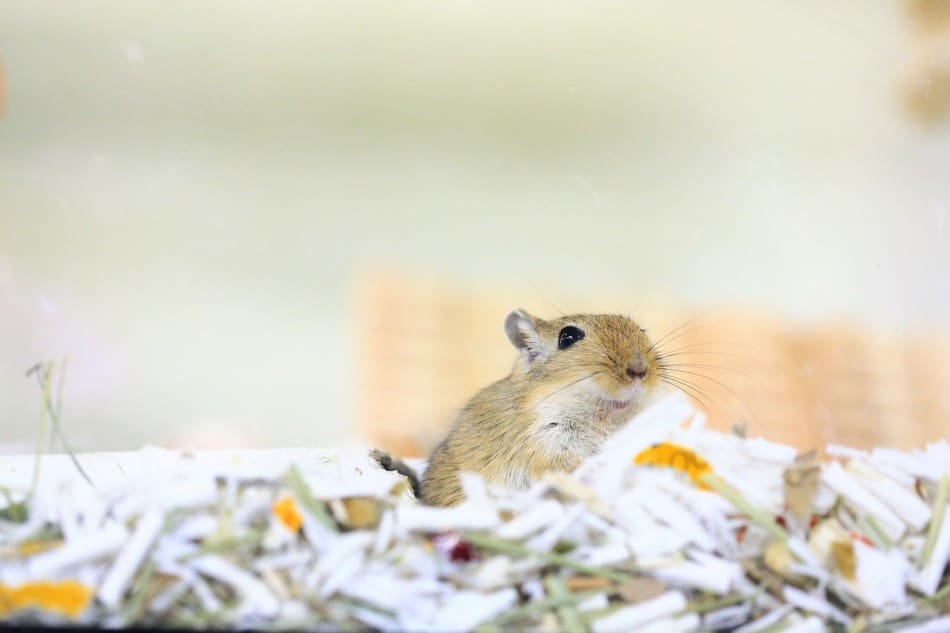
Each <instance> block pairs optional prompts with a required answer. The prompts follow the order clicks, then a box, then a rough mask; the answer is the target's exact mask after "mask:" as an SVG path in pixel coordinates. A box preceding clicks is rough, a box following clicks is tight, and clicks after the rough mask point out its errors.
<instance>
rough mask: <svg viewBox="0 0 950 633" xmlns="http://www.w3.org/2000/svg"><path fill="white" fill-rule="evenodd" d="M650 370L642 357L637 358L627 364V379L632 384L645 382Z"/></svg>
mask: <svg viewBox="0 0 950 633" xmlns="http://www.w3.org/2000/svg"><path fill="white" fill-rule="evenodd" d="M648 370H649V365H647V362H646V361H645V360H643V358H642V357H637V358H636V359H634V360H631V361H630V362H629V363H627V369H626V374H627V378H629V379H630V381H631V382H634V381H636V380H643V379H644V378H646V376H647V372H648Z"/></svg>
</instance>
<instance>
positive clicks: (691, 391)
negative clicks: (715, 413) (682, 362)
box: [660, 374, 712, 414]
mask: <svg viewBox="0 0 950 633" xmlns="http://www.w3.org/2000/svg"><path fill="white" fill-rule="evenodd" d="M660 379H661V380H663V382H665V383H667V384H670V385H673V386H674V387H676V388H677V389H679V390H681V391H683V392H684V393H686V394H687V395H689V396H690V397H691V398H693V400H695V401H696V402H697V403H699V405H700V406H701V407H702V408H703V409H705V410H706V413H708V414H712V408H711V407H710V406H709V401H708V400H707V396H706V394H705V393H704V392H703V391H702V390H701V389H700V388H699V387H698V386H696V385H694V384H692V383H690V382H688V381H686V380H683V379H681V378H673V377H672V376H666V375H663V374H661V375H660Z"/></svg>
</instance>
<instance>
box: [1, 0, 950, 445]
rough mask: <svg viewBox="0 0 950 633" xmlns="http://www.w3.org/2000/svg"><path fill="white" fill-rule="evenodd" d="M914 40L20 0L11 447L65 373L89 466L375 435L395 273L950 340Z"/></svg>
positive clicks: (608, 13) (828, 14) (737, 28)
mask: <svg viewBox="0 0 950 633" xmlns="http://www.w3.org/2000/svg"><path fill="white" fill-rule="evenodd" d="M909 40H910V29H909V24H908V20H907V18H906V16H905V15H904V12H903V5H902V4H900V3H897V2H889V1H883V2H866V1H858V0H848V1H844V0H836V1H832V2H826V1H818V0H809V1H805V2H790V1H781V2H780V1H762V0H741V1H736V0H726V1H724V2H716V3H709V2H701V1H699V0H688V1H687V0H637V1H630V0H628V1H624V2H612V3H604V2H597V3H580V2H578V3H562V2H553V3H551V2H541V1H530V2H517V3H507V2H498V3H496V2H456V1H448V2H435V1H432V2H422V3H414V2H382V1H379V2H334V3H311V2H303V1H301V2H276V3H275V2H237V3H236V2H220V3H208V2H199V3H191V2H164V3H158V2H149V3H142V2H109V3H106V2H99V3H88V2H85V3H84V2H80V3H59V2H54V3H46V2H34V1H28V2H2V3H0V59H2V61H3V63H4V65H5V67H6V72H7V83H8V86H7V89H8V104H7V110H6V113H5V115H4V116H3V118H0V429H2V432H0V444H7V450H11V446H10V445H11V444H12V445H14V446H13V449H16V450H32V443H31V442H32V439H31V438H32V437H33V435H34V429H35V425H36V422H35V419H36V411H37V404H38V400H37V390H36V388H35V387H34V386H33V385H31V384H30V383H28V382H27V381H26V380H25V379H24V378H23V370H24V369H25V368H26V367H28V366H29V365H31V364H32V363H34V362H36V361H37V360H41V359H44V358H51V357H52V358H58V357H60V356H62V355H64V354H65V355H68V357H69V359H70V369H69V377H68V379H67V388H66V422H67V425H68V429H69V431H70V434H71V436H72V438H73V441H74V443H75V444H76V445H77V446H78V447H79V448H82V449H91V448H96V449H107V448H108V449H114V448H133V447H136V446H138V445H140V444H142V443H143V442H153V443H162V444H172V443H179V444H180V443H187V442H189V441H197V440H196V438H198V437H200V436H201V434H204V435H203V437H205V438H206V439H207V438H211V440H210V441H214V442H218V443H224V444H228V443H230V444H246V445H251V444H254V445H263V446H279V445H300V444H333V443H340V442H350V441H354V440H355V439H356V435H355V433H356V431H355V429H354V428H353V425H352V420H353V415H354V414H353V412H354V398H355V392H354V385H355V380H354V365H353V362H352V349H353V345H354V341H353V331H352V328H351V314H350V312H349V310H350V309H351V307H350V304H349V303H348V301H349V295H348V289H349V288H350V286H351V284H352V282H353V280H354V279H355V278H356V276H357V275H358V273H359V272H360V271H363V270H365V269H367V268H368V267H370V266H372V265H375V264H385V265H391V266H393V267H397V268H400V269H407V270H411V271H417V272H424V273H425V272H428V273H439V274H444V275H447V276H448V277H450V278H455V279H459V280H472V279H485V280H502V281H509V280H517V281H526V282H529V283H533V282H537V283H540V284H544V285H545V286H547V287H551V286H553V287H563V288H564V289H565V290H566V291H570V290H575V289H588V288H613V289H616V292H617V293H624V294H626V295H629V296H634V297H636V296H668V297H670V298H671V299H673V300H676V301H683V302H689V303H698V304H705V303H708V302H725V301H739V302H742V303H745V304H748V305H754V306H761V307H762V308H764V309H769V310H773V311H776V312H779V313H783V314H786V315H788V317H789V318H790V319H804V320H810V319H828V318H839V317H842V318H851V319H856V320H859V321H863V322H866V323H868V324H871V325H874V326H876V327H881V328H897V329H899V330H902V331H903V330H905V329H908V328H912V327H915V326H919V325H921V324H938V325H942V324H946V323H947V322H950V318H948V317H950V290H948V286H950V281H948V272H947V271H948V270H950V255H948V250H950V249H948V233H950V228H948V227H947V224H948V222H950V218H948V217H947V216H948V209H950V130H948V126H947V125H943V126H939V125H938V126H922V125H919V124H917V123H916V122H915V121H914V120H913V119H911V118H910V117H908V115H907V113H906V112H905V110H904V109H903V107H902V102H901V96H900V91H899V86H898V78H899V67H900V64H901V62H902V59H903V56H904V55H905V52H906V49H907V45H908V42H909ZM533 299H534V298H532V300H533ZM526 303H528V305H526V306H525V307H528V308H532V307H537V309H538V310H542V311H543V310H544V306H543V305H536V304H532V301H528V302H526ZM502 316H503V315H499V319H501V318H502ZM394 335H398V333H394Z"/></svg>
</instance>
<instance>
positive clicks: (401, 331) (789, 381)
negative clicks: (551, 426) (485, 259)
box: [356, 274, 950, 456]
mask: <svg viewBox="0 0 950 633" xmlns="http://www.w3.org/2000/svg"><path fill="white" fill-rule="evenodd" d="M538 295H539V293H538V291H537V290H536V289H532V290H529V291H522V292H518V291H517V290H516V289H514V288H508V289H505V288H488V289H486V288H476V287H467V288H466V287H461V286H457V285H447V284H442V283H439V282H437V281H432V280H425V279H419V278H413V277H401V276H398V275H389V274H381V275H373V276H369V277H366V278H365V279H363V280H362V281H361V282H360V283H359V284H358V292H357V295H356V303H357V305H356V317H357V321H358V323H357V332H358V346H359V350H358V354H357V359H358V361H357V372H358V396H359V399H358V418H359V421H360V424H361V430H362V432H363V434H364V436H365V438H366V440H367V441H369V442H371V443H373V444H374V445H377V446H380V447H382V448H386V449H388V450H391V451H394V452H396V453H398V454H402V455H407V456H415V455H422V454H425V453H426V452H428V450H429V449H430V448H431V447H432V446H433V445H434V443H435V442H437V441H438V439H439V438H440V437H441V436H442V435H443V434H444V432H445V431H446V429H447V428H448V426H449V425H450V424H451V422H452V418H453V416H454V414H455V412H456V411H457V410H458V408H459V407H461V406H462V405H463V404H464V403H465V401H466V400H467V399H468V398H469V397H470V396H471V395H472V394H474V393H475V392H476V391H477V390H478V389H480V388H481V387H483V386H485V385H487V384H489V383H490V382H492V381H494V380H497V379H498V378H500V377H502V376H504V375H506V374H507V373H508V371H509V370H510V367H511V364H512V362H513V361H514V352H513V350H512V349H511V347H510V345H509V343H508V341H507V339H506V338H505V336H504V332H503V329H502V325H501V324H502V322H503V320H504V318H505V316H506V315H507V313H508V312H509V311H510V310H511V309H512V308H514V307H522V308H525V309H527V310H529V311H531V312H534V313H535V314H537V315H538V316H541V317H545V316H553V315H554V314H556V313H557V312H564V313H573V312H581V311H585V312H592V311H597V312H621V313H627V314H630V315H631V316H633V317H634V318H636V319H637V320H638V321H639V322H640V323H641V324H643V325H644V327H646V328H647V329H648V330H649V331H650V333H651V336H653V338H654V340H657V339H659V338H662V337H663V336H664V334H666V340H665V341H664V342H663V343H662V344H661V346H660V347H661V348H662V349H664V350H665V351H667V352H671V351H674V350H675V351H676V352H677V356H675V357H674V358H675V360H676V362H678V363H680V364H681V365H685V366H684V367H682V369H683V370H684V371H687V372H691V373H689V374H685V373H684V374H681V376H682V377H684V378H688V379H689V381H690V382H691V383H693V385H694V387H695V390H694V396H695V397H694V400H696V402H697V404H698V405H699V406H700V407H701V408H703V409H704V410H706V411H707V414H708V416H709V421H710V423H711V424H712V425H713V426H715V427H717V428H727V427H728V426H729V425H732V424H734V423H736V422H745V423H747V424H748V428H749V431H750V433H752V434H755V435H762V436H765V437H767V438H769V439H772V440H775V441H779V442H786V443H789V444H793V445H795V446H798V447H800V448H801V449H803V450H807V449H810V448H813V447H816V446H823V445H824V444H826V443H829V442H836V443H843V444H850V445H854V446H861V447H870V446H875V445H881V446H891V447H895V448H909V447H913V446H918V445H921V444H923V443H925V442H927V441H932V440H935V439H938V438H940V437H945V436H947V430H948V427H950V363H948V359H950V337H948V336H947V333H946V332H942V333H939V334H931V335H929V336H924V335H920V336H913V337H911V336H905V337H902V336H898V335H895V334H889V335H883V334H880V333H874V332H871V331H867V330H864V329H860V328H858V327H855V326H852V325H847V324H835V323H829V324H822V325H819V326H811V327H803V326H799V327H789V326H788V325H787V324H785V323H783V322H782V321H780V320H779V319H777V318H774V317H769V316H767V315H764V314H762V313H758V312H755V311H751V310H739V309H736V310H728V311H727V310H716V311H714V312H708V313H705V314H700V315H699V316H697V315H696V314H695V313H693V312H690V311H687V310H677V309H673V308H671V307H670V306H668V305H663V304H661V303H659V302H644V303H643V304H642V305H640V306H637V305H634V302H628V303H627V304H623V303H621V302H618V301H617V299H616V297H610V298H607V297H606V296H604V297H587V298H580V297H577V298H564V297H561V296H558V297H557V298H556V300H553V302H554V303H556V304H557V306H556V308H555V307H551V306H552V297H553V295H552V294H549V293H541V295H542V297H543V298H542V299H540V300H539V301H536V302H533V303H532V302H531V301H529V300H528V298H530V297H532V296H538ZM546 306H547V307H546ZM667 333H668V334H667Z"/></svg>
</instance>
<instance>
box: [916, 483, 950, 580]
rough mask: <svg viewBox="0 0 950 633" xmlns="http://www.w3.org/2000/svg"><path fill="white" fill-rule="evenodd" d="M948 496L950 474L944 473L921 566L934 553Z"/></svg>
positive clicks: (921, 558)
mask: <svg viewBox="0 0 950 633" xmlns="http://www.w3.org/2000/svg"><path fill="white" fill-rule="evenodd" d="M948 496H950V475H944V476H943V477H942V478H941V479H940V485H939V486H937V496H936V498H935V499H934V510H933V515H932V516H931V517H930V530H929V531H928V532H927V542H926V543H925V544H924V552H923V554H921V556H920V566H921V567H926V566H927V563H928V562H930V556H931V555H932V554H933V551H934V546H935V545H936V544H937V535H938V534H939V533H940V527H941V524H942V523H943V515H944V511H945V510H946V509H947V497H948Z"/></svg>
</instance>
